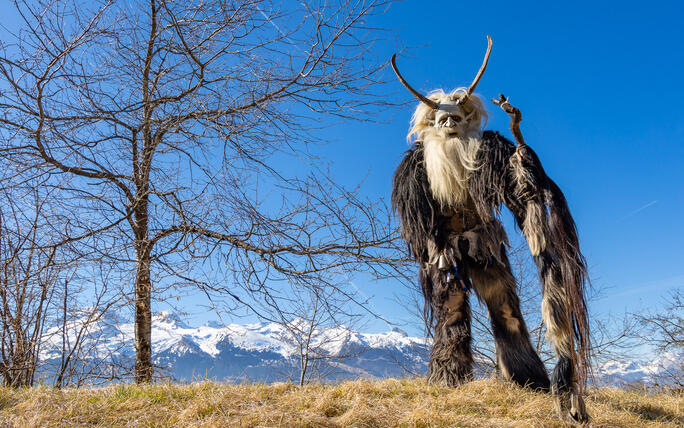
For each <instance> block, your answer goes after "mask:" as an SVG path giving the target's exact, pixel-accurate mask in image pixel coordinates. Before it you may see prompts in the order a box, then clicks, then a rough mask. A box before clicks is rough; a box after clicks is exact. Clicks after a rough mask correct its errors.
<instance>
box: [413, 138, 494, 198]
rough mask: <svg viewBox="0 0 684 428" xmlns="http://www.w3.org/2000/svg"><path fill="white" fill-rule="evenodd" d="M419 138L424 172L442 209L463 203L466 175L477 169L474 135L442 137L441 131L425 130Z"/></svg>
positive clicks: (477, 145) (465, 192) (476, 139)
mask: <svg viewBox="0 0 684 428" xmlns="http://www.w3.org/2000/svg"><path fill="white" fill-rule="evenodd" d="M426 134H429V135H424V138H423V156H424V159H425V171H426V172H427V178H428V182H429V183H430V190H431V191H432V196H433V197H434V198H435V200H436V201H437V202H439V204H440V205H441V207H442V209H447V208H450V207H454V208H455V207H459V206H463V205H464V203H465V202H466V200H467V198H468V178H470V174H471V172H472V171H473V170H475V169H477V152H478V150H479V149H480V144H481V140H480V139H479V138H477V137H472V136H471V137H465V138H459V137H451V138H449V137H448V136H446V132H445V131H443V130H431V131H429V132H426Z"/></svg>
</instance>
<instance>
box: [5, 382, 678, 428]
mask: <svg viewBox="0 0 684 428" xmlns="http://www.w3.org/2000/svg"><path fill="white" fill-rule="evenodd" d="M587 407H588V410H589V412H590V413H591V415H592V416H593V420H592V426H597V427H656V426H658V427H661V426H662V427H674V426H684V395H683V394H682V393H681V392H679V393H668V394H665V393H658V394H649V393H647V392H644V391H626V390H621V389H612V388H601V389H597V390H592V391H591V392H590V394H589V396H588V402H587ZM0 426H16V427H25V426H40V427H48V426H102V427H105V426H106V427H111V426H155V427H156V426H160V427H164V426H169V427H171V426H174V427H176V426H177V427H192V426H195V427H200V426H201V427H208V426H217V427H218V426H220V427H224V426H228V427H271V426H272V427H276V426H284V427H440V426H457V427H458V426H463V427H521V426H529V427H562V426H566V425H565V424H564V423H562V422H560V421H559V420H558V419H556V418H555V415H554V412H553V405H552V403H551V400H550V397H549V396H548V395H547V394H543V393H535V392H531V391H528V390H524V389H521V388H518V387H516V386H515V385H510V384H507V383H503V382H500V381H496V380H480V381H476V382H471V383H469V384H466V385H463V386H461V387H459V388H455V389H449V388H442V387H436V386H430V385H427V384H426V383H425V381H423V380H422V379H404V380H395V379H388V380H382V381H376V382H374V381H354V382H345V383H342V384H340V385H310V386H306V387H304V388H298V387H296V386H294V385H292V384H274V385H262V384H254V385H225V384H219V383H212V382H202V383H195V384H192V385H171V384H167V385H154V386H143V387H138V386H131V385H120V386H111V387H107V388H101V389H70V390H64V391H59V390H54V389H49V388H33V389H29V390H18V391H16V390H10V389H0Z"/></svg>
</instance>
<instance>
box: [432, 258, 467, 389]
mask: <svg viewBox="0 0 684 428" xmlns="http://www.w3.org/2000/svg"><path fill="white" fill-rule="evenodd" d="M421 280H422V281H431V282H432V287H431V288H432V290H433V296H432V305H433V308H432V314H433V315H434V317H435V318H436V321H437V322H436V325H435V327H434V329H433V336H434V343H433V346H432V353H431V354H430V363H429V367H428V382H430V383H433V384H438V385H444V386H456V385H458V384H460V383H462V382H465V381H468V380H471V379H472V377H473V355H472V353H471V350H470V342H471V333H470V320H471V319H470V304H469V302H468V294H467V293H466V292H465V291H464V290H463V289H461V287H460V286H457V285H456V283H455V282H454V283H447V282H446V276H445V274H444V272H441V271H440V270H439V269H437V268H436V267H434V266H430V267H428V269H427V271H426V270H425V269H424V270H423V271H422V272H421Z"/></svg>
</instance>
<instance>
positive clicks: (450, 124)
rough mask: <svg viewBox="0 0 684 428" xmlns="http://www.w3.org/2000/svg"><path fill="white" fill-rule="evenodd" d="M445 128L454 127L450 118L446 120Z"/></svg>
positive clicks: (454, 124) (453, 122) (454, 123)
mask: <svg viewBox="0 0 684 428" xmlns="http://www.w3.org/2000/svg"><path fill="white" fill-rule="evenodd" d="M445 126H447V127H449V128H453V127H454V126H456V121H455V120H454V119H453V118H451V117H450V118H448V119H447V121H446V123H445Z"/></svg>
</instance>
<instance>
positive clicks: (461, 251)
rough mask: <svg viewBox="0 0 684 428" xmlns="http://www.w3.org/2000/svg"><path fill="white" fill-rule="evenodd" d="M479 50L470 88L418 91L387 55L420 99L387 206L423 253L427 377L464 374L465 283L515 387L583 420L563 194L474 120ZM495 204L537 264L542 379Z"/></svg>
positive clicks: (573, 261)
mask: <svg viewBox="0 0 684 428" xmlns="http://www.w3.org/2000/svg"><path fill="white" fill-rule="evenodd" d="M489 49H491V41H490V47H489ZM489 49H488V53H489ZM487 58H488V55H487V57H486V58H485V62H484V64H483V67H481V69H480V72H479V73H478V77H476V80H475V82H474V84H473V85H471V87H470V88H468V89H467V90H466V89H463V88H461V89H458V90H455V91H453V92H452V93H449V94H446V93H444V92H442V91H436V92H433V93H431V94H429V95H428V96H427V97H423V96H422V95H420V94H418V93H417V92H416V91H415V90H413V88H411V87H410V86H409V85H408V84H407V83H406V82H405V81H404V80H403V78H402V77H401V75H400V74H399V72H398V70H397V69H396V64H395V63H394V57H393V59H392V65H393V67H394V68H395V72H396V73H397V75H398V76H399V78H400V80H401V81H402V83H404V84H405V85H406V86H407V88H409V90H410V91H411V92H412V93H414V95H416V96H417V97H418V98H419V99H420V100H421V101H422V103H421V104H420V105H419V106H418V108H417V109H416V112H415V114H414V115H413V118H412V127H411V131H410V132H409V138H412V137H414V138H415V142H414V143H413V145H412V147H411V149H410V150H409V151H408V152H407V153H406V155H405V157H404V158H403V160H402V161H401V163H400V165H399V167H398V168H397V170H396V172H395V174H394V180H393V190H392V205H393V208H394V209H395V210H396V211H397V212H398V214H399V218H400V220H401V224H402V236H403V238H404V239H405V240H406V242H407V243H408V246H409V251H410V252H411V254H412V256H413V257H414V258H415V259H416V261H418V262H419V263H420V271H419V279H420V285H421V288H422V292H423V295H424V297H425V308H426V312H427V315H428V319H429V320H430V327H431V330H432V334H433V337H434V343H433V349H432V352H431V355H430V363H429V370H428V379H429V381H430V382H435V383H440V384H444V385H449V386H452V385H456V384H458V383H460V382H463V381H467V380H469V379H470V378H471V377H472V363H473V359H472V354H471V350H470V342H471V333H470V322H471V315H470V306H469V302H468V291H469V289H471V288H472V289H473V290H474V292H475V293H476V294H477V296H478V298H479V299H480V300H482V301H483V302H484V303H485V304H486V305H487V308H488V310H489V314H490V319H491V323H492V330H493V333H494V339H495V344H496V354H497V360H498V366H499V369H500V372H501V374H502V375H503V376H504V377H506V378H508V379H511V380H513V381H515V382H516V383H518V384H520V385H524V386H530V387H532V388H535V389H543V390H549V389H550V390H551V391H552V393H553V394H555V395H556V396H557V398H558V400H557V405H558V411H559V413H561V415H562V416H563V417H565V418H566V419H568V420H569V421H572V422H579V423H583V422H585V421H587V420H588V415H587V413H586V410H585V408H584V402H583V400H582V395H581V394H582V388H583V385H584V382H585V379H586V373H587V368H588V351H587V350H588V349H589V344H588V342H589V328H588V322H587V315H586V313H587V310H586V303H585V300H584V284H585V277H586V265H585V260H584V257H583V256H582V254H581V252H580V251H579V243H578V238H577V232H576V229H575V223H574V221H573V219H572V216H571V214H570V211H569V209H568V206H567V202H566V200H565V197H564V196H563V193H562V192H561V191H560V189H559V188H558V186H557V185H556V184H555V183H554V182H553V180H551V179H550V178H549V177H548V176H547V175H546V173H545V171H544V168H543V167H542V165H541V163H540V161H539V159H538V157H537V155H536V154H535V153H534V151H532V149H531V148H529V147H528V146H526V145H524V144H519V145H518V146H517V147H516V146H515V145H514V144H513V143H512V142H510V141H509V140H507V139H505V138H504V137H503V136H501V135H500V134H498V133H496V132H492V131H482V130H481V129H482V124H483V122H484V121H485V120H486V113H485V111H484V107H483V105H482V102H481V101H480V99H479V98H477V97H476V96H474V95H472V90H473V89H474V85H475V84H476V83H477V81H478V80H479V78H480V77H481V74H482V72H483V71H484V67H485V66H486V62H487ZM502 205H505V206H506V207H507V208H508V209H509V210H510V211H511V212H512V213H513V215H514V217H515V220H516V222H517V224H518V226H519V227H520V229H521V230H522V231H523V234H524V235H525V237H526V239H527V241H528V244H529V247H530V250H531V252H532V255H533V257H534V260H535V263H536V264H537V267H538V269H539V275H540V278H541V280H542V284H543V302H542V317H543V319H544V322H545V324H546V327H547V339H548V340H549V341H550V342H551V344H552V345H553V348H554V350H555V352H556V354H557V356H558V364H557V365H556V368H555V370H554V371H553V375H552V378H551V381H549V378H548V376H547V374H546V370H545V368H544V365H543V363H542V361H541V360H540V358H539V356H538V355H537V353H536V351H535V350H534V348H533V347H532V345H531V343H530V338H529V333H528V330H527V327H526V326H525V321H524V320H523V317H522V314H521V312H520V302H519V299H518V296H517V295H516V284H515V278H514V277H513V274H512V273H511V267H510V264H509V261H508V257H507V254H506V248H507V237H506V233H505V231H504V228H503V226H502V224H501V222H500V221H499V219H498V217H497V214H498V211H499V209H500V207H501V206H502Z"/></svg>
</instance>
